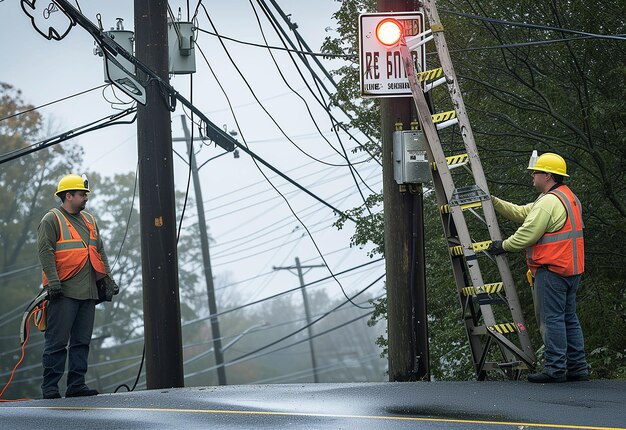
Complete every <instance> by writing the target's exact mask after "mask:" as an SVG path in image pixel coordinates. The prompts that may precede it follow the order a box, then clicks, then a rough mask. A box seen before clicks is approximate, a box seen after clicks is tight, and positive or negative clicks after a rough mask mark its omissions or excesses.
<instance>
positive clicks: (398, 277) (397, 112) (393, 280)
mask: <svg viewBox="0 0 626 430" xmlns="http://www.w3.org/2000/svg"><path fill="white" fill-rule="evenodd" d="M377 6H378V12H403V11H413V10H417V9H418V8H419V3H418V2H415V1H413V0H378V1H377ZM380 102H381V103H380V106H381V107H380V109H381V136H382V154H383V199H384V201H383V203H384V208H385V214H384V224H385V268H386V272H387V276H386V287H387V318H388V319H387V330H388V341H389V345H388V351H389V380H390V381H416V380H420V379H429V369H428V338H427V325H426V322H427V321H426V279H425V270H424V235H423V232H424V228H423V194H422V192H421V188H418V189H417V190H416V192H414V193H411V192H408V190H407V191H405V192H400V188H399V185H398V184H397V183H396V181H395V180H394V168H393V163H394V161H393V132H394V131H395V130H396V123H401V124H402V125H401V126H399V128H400V129H403V127H404V129H408V127H409V124H410V123H411V120H412V118H413V116H414V115H413V114H412V100H411V98H410V97H406V98H405V97H395V98H381V100H380ZM420 313H422V314H420Z"/></svg>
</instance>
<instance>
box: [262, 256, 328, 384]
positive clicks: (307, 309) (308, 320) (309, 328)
mask: <svg viewBox="0 0 626 430" xmlns="http://www.w3.org/2000/svg"><path fill="white" fill-rule="evenodd" d="M315 267H326V266H325V265H323V264H315V265H309V266H303V265H302V264H300V259H299V258H298V257H296V265H295V266H287V267H276V266H274V270H289V271H292V270H293V269H296V270H297V271H298V279H299V280H300V291H302V301H303V302H304V313H305V314H306V323H307V331H308V334H309V349H310V350H311V368H312V369H313V381H314V382H315V383H317V382H319V376H318V374H317V361H316V359H315V348H314V346H313V326H312V325H311V307H310V306H309V298H308V296H307V293H306V288H305V287H304V286H305V283H304V274H303V273H302V269H313V268H315Z"/></svg>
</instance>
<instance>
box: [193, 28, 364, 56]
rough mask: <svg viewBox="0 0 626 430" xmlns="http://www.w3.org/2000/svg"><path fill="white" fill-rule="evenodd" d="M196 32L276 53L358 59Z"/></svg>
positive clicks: (204, 31)
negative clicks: (285, 52)
mask: <svg viewBox="0 0 626 430" xmlns="http://www.w3.org/2000/svg"><path fill="white" fill-rule="evenodd" d="M196 30H198V31H199V32H201V33H205V34H208V35H210V36H216V37H221V38H222V39H224V40H228V41H229V42H235V43H239V44H241V45H248V46H254V47H256V48H264V49H271V50H274V51H287V52H293V53H294V54H301V55H308V56H311V57H325V58H329V57H333V58H349V59H354V58H356V55H350V54H324V53H321V52H311V51H300V50H297V49H290V48H286V47H283V46H270V45H262V44H260V43H253V42H246V41H243V40H239V39H235V38H233V37H228V36H224V35H223V34H218V33H216V32H214V31H209V30H205V29H203V28H199V27H198V28H196Z"/></svg>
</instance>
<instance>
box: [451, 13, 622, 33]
mask: <svg viewBox="0 0 626 430" xmlns="http://www.w3.org/2000/svg"><path fill="white" fill-rule="evenodd" d="M439 11H440V12H441V13H446V14H449V15H455V16H461V17H463V18H469V19H475V20H478V21H485V22H491V23H494V24H502V25H510V26H512V27H524V28H533V29H538V30H549V31H557V32H560V33H570V34H578V35H582V36H590V37H594V38H598V39H611V40H626V35H623V34H618V35H613V34H596V33H589V32H586V31H579V30H572V29H569V28H561V27H552V26H549V25H539V24H528V23H525V22H516V21H505V20H502V19H496V18H488V17H485V16H479V15H472V14H469V13H464V12H457V11H453V10H450V9H445V8H440V9H439Z"/></svg>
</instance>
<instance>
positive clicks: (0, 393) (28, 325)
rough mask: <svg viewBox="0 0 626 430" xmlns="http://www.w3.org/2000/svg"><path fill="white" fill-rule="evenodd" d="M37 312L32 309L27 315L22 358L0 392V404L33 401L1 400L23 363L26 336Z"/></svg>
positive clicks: (36, 309) (38, 309)
mask: <svg viewBox="0 0 626 430" xmlns="http://www.w3.org/2000/svg"><path fill="white" fill-rule="evenodd" d="M37 312H41V309H40V308H39V307H36V308H35V309H33V311H32V312H31V313H30V315H28V319H27V320H26V336H25V337H24V343H23V344H22V356H21V357H20V359H19V361H18V362H17V364H16V365H15V367H14V368H13V371H12V372H11V376H10V377H9V381H8V382H7V383H6V385H5V386H4V388H3V389H2V391H0V402H23V401H25V400H33V399H31V398H23V399H14V400H5V399H3V398H2V396H4V392H5V391H6V390H7V388H9V385H11V381H13V376H14V375H15V371H16V370H17V368H18V367H19V366H20V364H22V361H24V349H25V348H26V344H27V343H28V336H29V335H30V320H31V318H34V317H35V314H36V313H37Z"/></svg>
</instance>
